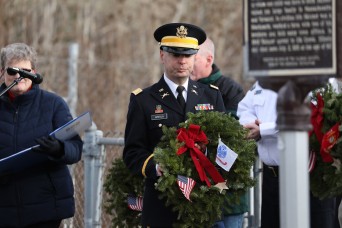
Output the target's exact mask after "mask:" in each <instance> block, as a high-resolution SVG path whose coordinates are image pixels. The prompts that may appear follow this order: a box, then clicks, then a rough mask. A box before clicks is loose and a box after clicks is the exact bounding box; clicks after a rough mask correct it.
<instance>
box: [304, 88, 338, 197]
mask: <svg viewBox="0 0 342 228" xmlns="http://www.w3.org/2000/svg"><path fill="white" fill-rule="evenodd" d="M311 108H312V115H311V123H312V125H313V130H312V131H311V132H310V137H309V147H310V164H311V169H310V171H311V173H310V189H311V191H312V193H313V195H314V196H316V197H319V198H320V199H324V198H328V197H334V196H341V195H342V170H341V160H342V137H341V131H342V125H341V123H342V94H337V93H336V92H334V91H333V88H332V86H331V84H328V86H327V87H326V88H321V89H317V90H315V91H313V98H312V104H311Z"/></svg>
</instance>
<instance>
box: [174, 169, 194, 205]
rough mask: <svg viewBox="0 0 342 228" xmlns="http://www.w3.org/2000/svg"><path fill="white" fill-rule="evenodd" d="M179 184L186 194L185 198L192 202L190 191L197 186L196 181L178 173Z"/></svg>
mask: <svg viewBox="0 0 342 228" xmlns="http://www.w3.org/2000/svg"><path fill="white" fill-rule="evenodd" d="M177 184H178V186H179V188H180V190H181V191H182V193H183V194H184V196H185V198H187V199H188V200H189V201H190V202H191V200H190V193H191V191H192V189H193V187H194V186H195V184H196V182H195V181H194V180H193V179H191V178H189V177H185V176H181V175H178V177H177Z"/></svg>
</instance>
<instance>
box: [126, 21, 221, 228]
mask: <svg viewBox="0 0 342 228" xmlns="http://www.w3.org/2000/svg"><path fill="white" fill-rule="evenodd" d="M154 38H155V39H156V40H157V41H158V42H159V46H160V60H161V62H162V64H163V66H164V73H163V75H162V76H161V78H160V80H159V81H158V82H157V83H156V84H154V85H152V86H150V87H148V88H145V89H143V90H142V89H140V88H139V89H136V90H134V91H133V92H132V94H131V98H130V103H129V108H128V113H127V124H126V130H125V147H124V151H123V159H124V162H125V164H126V166H127V167H128V168H129V169H130V170H131V172H133V173H135V174H138V175H141V176H143V177H145V178H146V179H145V191H144V200H143V211H142V226H143V227H171V226H172V224H173V222H174V221H176V219H177V214H176V213H175V212H172V210H171V208H170V207H166V206H165V200H160V199H159V198H158V195H159V192H158V191H157V190H156V189H155V186H154V184H155V183H156V181H157V178H158V177H159V176H161V175H162V170H161V168H160V166H159V165H158V164H156V162H155V161H154V159H153V151H154V148H155V146H156V145H157V143H158V142H159V141H160V138H161V137H162V126H164V125H165V126H167V127H178V124H179V123H181V122H184V121H185V118H186V113H187V112H193V113H195V112H198V111H200V110H207V111H222V112H224V111H225V108H224V104H223V100H222V96H221V94H220V92H219V91H218V88H217V87H215V86H210V85H204V84H201V83H198V82H195V81H192V80H191V79H190V73H191V72H192V70H193V66H194V59H195V54H196V53H197V51H198V49H199V45H200V44H201V43H203V42H204V41H205V39H206V33H205V32H204V31H203V30H202V29H201V28H199V27H197V26H195V25H191V24H186V23H170V24H165V25H163V26H161V27H159V28H158V29H157V30H156V31H155V32H154ZM180 86H182V87H183V88H181V89H180Z"/></svg>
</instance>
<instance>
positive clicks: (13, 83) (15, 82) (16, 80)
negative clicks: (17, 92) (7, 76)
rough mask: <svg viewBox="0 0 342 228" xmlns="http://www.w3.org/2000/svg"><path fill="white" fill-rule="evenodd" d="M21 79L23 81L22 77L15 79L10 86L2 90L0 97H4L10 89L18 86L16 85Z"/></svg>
mask: <svg viewBox="0 0 342 228" xmlns="http://www.w3.org/2000/svg"><path fill="white" fill-rule="evenodd" d="M21 79H23V77H19V78H17V79H15V80H14V81H13V82H12V84H11V85H9V86H8V87H7V88H6V89H4V90H3V91H2V92H1V93H0V97H1V96H2V95H4V94H5V93H6V92H7V91H8V90H10V89H12V87H13V86H15V85H18V83H19V82H20V81H21Z"/></svg>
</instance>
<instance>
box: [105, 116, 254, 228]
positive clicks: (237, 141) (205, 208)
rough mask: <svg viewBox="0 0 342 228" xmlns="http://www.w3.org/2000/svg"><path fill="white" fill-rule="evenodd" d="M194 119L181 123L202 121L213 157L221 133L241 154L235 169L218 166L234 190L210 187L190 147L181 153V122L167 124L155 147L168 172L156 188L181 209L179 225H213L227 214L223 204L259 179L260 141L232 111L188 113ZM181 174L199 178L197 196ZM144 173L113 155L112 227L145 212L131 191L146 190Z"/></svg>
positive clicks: (108, 185)
mask: <svg viewBox="0 0 342 228" xmlns="http://www.w3.org/2000/svg"><path fill="white" fill-rule="evenodd" d="M187 116H188V120H187V121H186V122H185V123H181V124H180V125H179V127H183V128H188V127H189V125H190V124H196V125H199V126H201V130H203V131H204V132H205V134H206V136H207V138H208V140H209V143H208V144H207V145H206V146H207V151H208V158H209V159H210V161H211V163H212V164H215V158H216V150H217V145H218V138H219V136H220V137H221V140H222V142H223V143H225V144H226V145H227V146H228V147H229V148H230V149H232V150H233V151H234V152H235V153H237V154H238V157H237V159H236V161H235V163H234V165H233V166H232V168H231V169H230V171H229V172H226V171H224V170H223V169H221V168H219V167H218V166H216V168H217V169H218V170H219V172H220V173H221V175H222V177H223V178H224V179H225V180H227V186H228V187H229V189H228V190H223V191H222V193H220V190H219V189H218V188H216V187H214V185H212V186H211V187H208V186H207V185H205V183H201V182H200V181H199V177H198V174H197V171H196V169H195V166H194V164H193V162H192V160H191V158H190V156H188V153H185V154H184V155H182V156H178V155H177V154H176V152H177V150H178V149H179V148H180V147H181V146H182V144H183V143H180V142H179V141H178V140H177V139H176V138H177V129H176V128H167V127H165V126H164V127H163V137H162V139H161V142H160V143H159V144H158V146H157V147H156V148H155V151H154V159H155V161H156V162H157V163H159V164H160V165H161V166H162V167H163V176H162V177H160V178H159V179H158V183H157V184H156V188H157V189H158V190H159V191H160V192H161V197H165V198H166V199H167V200H166V201H167V202H166V204H167V205H172V207H173V210H174V211H176V212H177V213H178V220H177V222H176V223H175V224H174V226H175V227H201V228H202V227H210V226H211V225H213V224H214V223H215V222H216V221H217V220H218V219H219V218H220V216H221V213H222V210H226V211H229V209H228V207H227V206H228V205H231V204H236V203H238V202H239V199H240V196H241V194H244V193H245V192H246V190H247V189H249V188H250V187H252V186H254V184H255V180H253V179H252V178H251V177H250V169H251V167H252V165H253V164H254V161H255V156H256V154H255V153H256V143H255V141H254V140H246V139H245V136H246V134H247V130H246V129H245V128H243V127H242V126H241V125H240V123H239V122H238V121H237V120H236V119H235V118H234V117H232V116H231V115H229V114H224V113H220V112H198V113H196V114H193V113H188V114H187ZM178 175H183V176H186V177H190V178H193V179H194V180H196V182H197V183H196V185H195V187H194V188H193V190H192V192H191V196H190V197H191V202H190V201H188V200H187V199H186V198H185V197H184V195H183V193H182V192H181V190H180V189H179V187H178V185H177V183H176V180H177V176H178ZM143 186H144V184H143V179H142V178H141V177H140V176H136V175H132V174H131V173H130V172H129V170H128V169H127V167H126V166H125V164H124V162H123V160H122V158H118V159H116V160H114V161H113V163H112V167H111V169H110V170H109V173H108V175H107V177H106V181H105V184H104V187H105V191H106V192H107V193H108V199H107V200H106V203H105V209H106V212H107V213H108V214H110V215H113V218H112V227H139V225H140V219H141V212H138V211H133V210H130V209H129V208H128V206H127V197H128V195H135V196H139V195H140V196H142V195H143Z"/></svg>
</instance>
